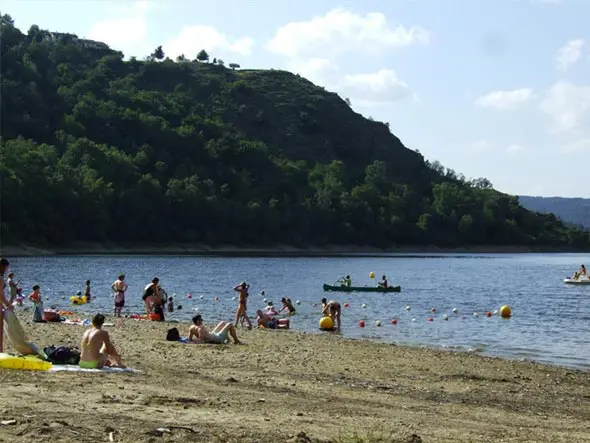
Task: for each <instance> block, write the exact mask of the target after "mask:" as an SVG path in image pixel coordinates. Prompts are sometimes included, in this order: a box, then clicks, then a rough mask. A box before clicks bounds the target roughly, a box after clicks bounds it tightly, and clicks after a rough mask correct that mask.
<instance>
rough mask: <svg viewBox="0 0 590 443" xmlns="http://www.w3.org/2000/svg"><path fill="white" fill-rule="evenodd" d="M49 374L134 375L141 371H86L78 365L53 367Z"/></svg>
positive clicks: (113, 369)
mask: <svg viewBox="0 0 590 443" xmlns="http://www.w3.org/2000/svg"><path fill="white" fill-rule="evenodd" d="M48 372H92V373H95V374H100V373H103V374H124V373H132V374H137V373H140V372H141V371H139V370H137V369H132V368H110V367H107V368H102V369H84V368H81V367H80V366H77V365H59V366H53V367H52V368H51V369H49V371H48Z"/></svg>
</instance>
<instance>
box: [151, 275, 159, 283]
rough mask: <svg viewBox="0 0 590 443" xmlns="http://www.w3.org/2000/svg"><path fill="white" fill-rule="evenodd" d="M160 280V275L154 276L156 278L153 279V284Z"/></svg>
mask: <svg viewBox="0 0 590 443" xmlns="http://www.w3.org/2000/svg"><path fill="white" fill-rule="evenodd" d="M159 281H160V279H159V278H158V277H154V279H153V280H152V283H153V284H156V283H158V282H159Z"/></svg>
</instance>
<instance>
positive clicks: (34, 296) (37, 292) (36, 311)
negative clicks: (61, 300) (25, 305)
mask: <svg viewBox="0 0 590 443" xmlns="http://www.w3.org/2000/svg"><path fill="white" fill-rule="evenodd" d="M29 300H31V301H32V302H33V306H34V308H33V322H35V323H43V300H42V299H41V287H40V286H39V285H35V286H33V292H31V293H30V294H29Z"/></svg>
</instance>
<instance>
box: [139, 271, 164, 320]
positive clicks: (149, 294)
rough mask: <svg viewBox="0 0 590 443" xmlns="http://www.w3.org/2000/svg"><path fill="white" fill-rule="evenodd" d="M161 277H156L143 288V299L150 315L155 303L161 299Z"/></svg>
mask: <svg viewBox="0 0 590 443" xmlns="http://www.w3.org/2000/svg"><path fill="white" fill-rule="evenodd" d="M159 284H160V279H159V278H158V277H154V278H153V279H152V282H151V283H148V285H147V286H146V287H145V288H144V290H143V295H142V297H141V299H142V300H143V302H144V303H145V310H146V312H147V314H148V315H150V314H152V313H153V306H154V305H155V303H157V302H159V301H160V290H159Z"/></svg>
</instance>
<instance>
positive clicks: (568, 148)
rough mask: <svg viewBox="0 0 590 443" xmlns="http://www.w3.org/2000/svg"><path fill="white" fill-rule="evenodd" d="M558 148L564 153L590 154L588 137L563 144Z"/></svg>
mask: <svg viewBox="0 0 590 443" xmlns="http://www.w3.org/2000/svg"><path fill="white" fill-rule="evenodd" d="M559 149H560V151H561V152H563V153H564V154H586V153H587V154H590V138H584V139H581V140H578V141H575V142H573V143H569V144H567V145H563V146H561V147H560V148H559Z"/></svg>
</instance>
